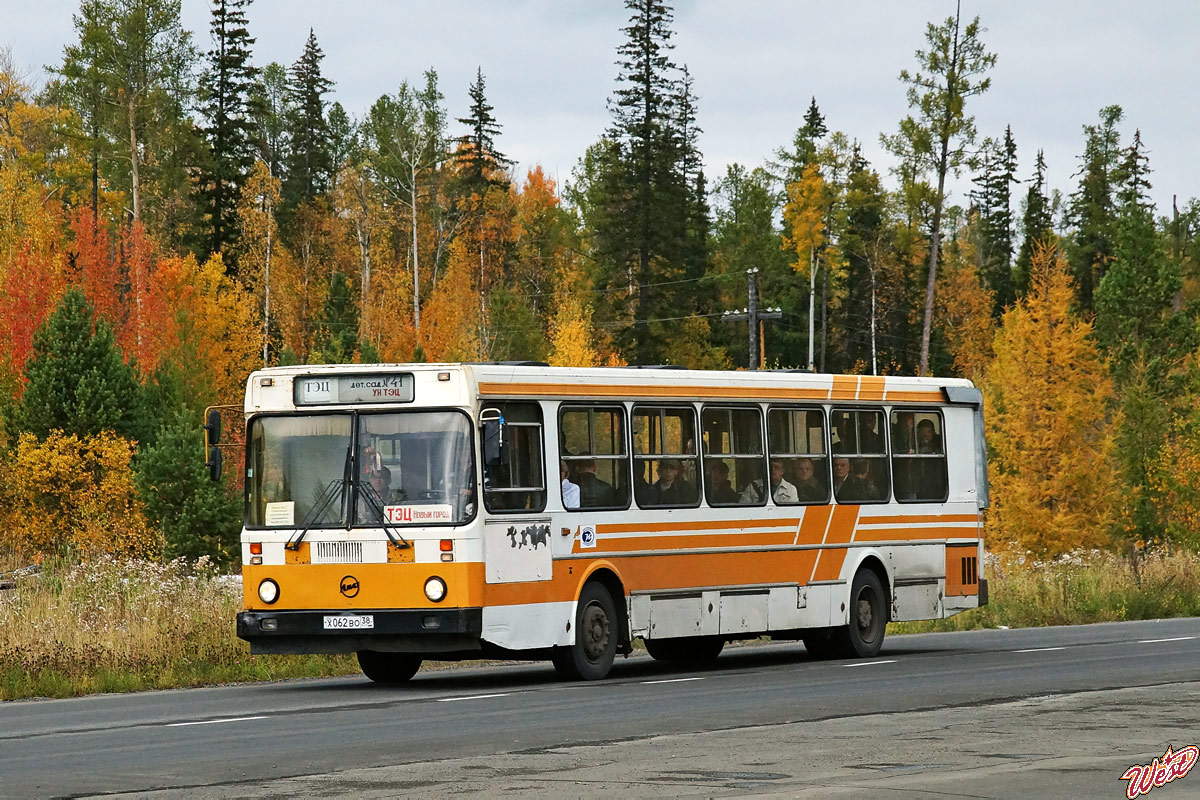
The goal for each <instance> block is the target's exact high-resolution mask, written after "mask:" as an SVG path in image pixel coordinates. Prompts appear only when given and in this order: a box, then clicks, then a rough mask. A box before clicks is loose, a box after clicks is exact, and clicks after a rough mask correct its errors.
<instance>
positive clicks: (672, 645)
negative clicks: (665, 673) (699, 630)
mask: <svg viewBox="0 0 1200 800" xmlns="http://www.w3.org/2000/svg"><path fill="white" fill-rule="evenodd" d="M645 642H646V652H647V653H649V654H650V657H651V658H653V659H654V660H655V661H665V662H668V663H672V664H679V665H689V664H691V665H695V666H708V665H710V664H712V662H714V661H716V660H717V656H719V655H721V650H723V649H724V648H725V640H724V639H722V638H721V637H720V636H684V637H681V638H678V639H646V640H645Z"/></svg>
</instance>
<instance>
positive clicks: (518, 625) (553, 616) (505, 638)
mask: <svg viewBox="0 0 1200 800" xmlns="http://www.w3.org/2000/svg"><path fill="white" fill-rule="evenodd" d="M574 618H575V601H574V600H571V601H567V602H554V603H523V604H521V605H507V606H493V605H489V606H484V609H483V640H484V641H485V642H489V643H490V644H494V645H497V646H499V647H505V648H508V649H510V650H532V649H537V648H543V647H554V646H557V645H564V646H565V645H570V644H574V642H575V634H574V631H572V630H570V628H571V627H572V626H571V625H570V621H571V620H572V619H574Z"/></svg>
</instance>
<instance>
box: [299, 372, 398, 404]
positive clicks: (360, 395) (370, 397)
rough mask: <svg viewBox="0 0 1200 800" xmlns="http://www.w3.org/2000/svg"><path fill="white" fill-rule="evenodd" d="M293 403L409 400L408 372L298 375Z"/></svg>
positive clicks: (394, 401)
mask: <svg viewBox="0 0 1200 800" xmlns="http://www.w3.org/2000/svg"><path fill="white" fill-rule="evenodd" d="M293 392H294V395H295V401H296V405H298V406H320V405H333V404H340V403H411V402H412V400H413V376H412V374H411V373H399V374H397V373H388V374H374V375H369V374H368V375H301V376H299V377H297V378H296V383H295V385H294V389H293Z"/></svg>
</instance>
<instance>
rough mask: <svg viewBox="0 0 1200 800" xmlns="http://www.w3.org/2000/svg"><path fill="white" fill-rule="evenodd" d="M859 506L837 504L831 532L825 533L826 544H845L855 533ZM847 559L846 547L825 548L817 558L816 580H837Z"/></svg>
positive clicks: (814, 573)
mask: <svg viewBox="0 0 1200 800" xmlns="http://www.w3.org/2000/svg"><path fill="white" fill-rule="evenodd" d="M858 511H859V507H858V506H851V505H846V506H835V507H834V509H833V519H832V520H831V521H830V523H829V532H828V533H827V534H826V535H825V544H827V545H829V544H845V543H847V542H849V541H850V537H851V536H853V535H854V523H855V521H856V520H857V519H858ZM845 560H846V550H845V548H840V547H839V548H835V549H825V550H822V551H821V557H820V558H819V559H817V565H816V569H815V570H814V571H813V580H814V581H832V580H836V579H837V577H838V576H839V575H840V574H841V572H842V562H844V561H845Z"/></svg>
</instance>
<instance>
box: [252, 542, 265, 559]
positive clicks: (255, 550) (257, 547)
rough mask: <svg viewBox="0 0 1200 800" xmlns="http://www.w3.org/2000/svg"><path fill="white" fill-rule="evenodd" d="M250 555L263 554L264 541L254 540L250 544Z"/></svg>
mask: <svg viewBox="0 0 1200 800" xmlns="http://www.w3.org/2000/svg"><path fill="white" fill-rule="evenodd" d="M250 555H252V556H261V555H262V542H254V543H253V544H251V545H250Z"/></svg>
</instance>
